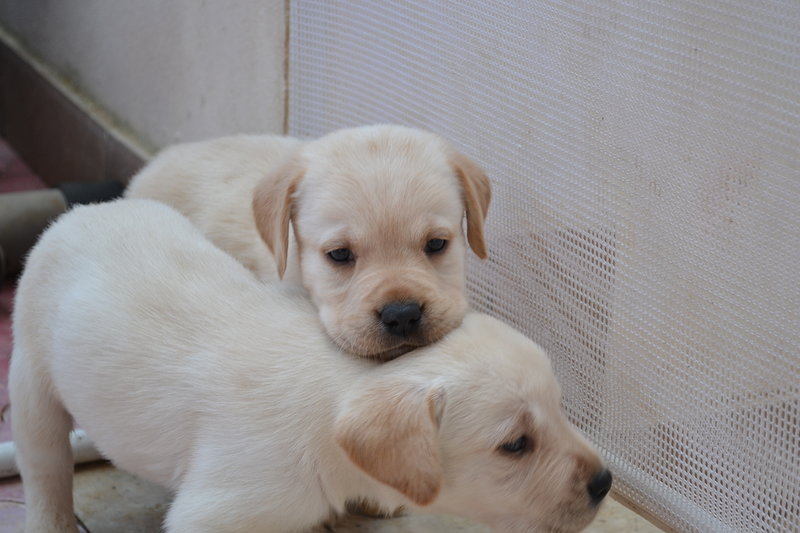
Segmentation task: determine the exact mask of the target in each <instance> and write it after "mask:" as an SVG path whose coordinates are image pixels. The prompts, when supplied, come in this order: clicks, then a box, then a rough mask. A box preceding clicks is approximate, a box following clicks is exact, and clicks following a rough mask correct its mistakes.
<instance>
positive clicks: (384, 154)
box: [126, 126, 491, 359]
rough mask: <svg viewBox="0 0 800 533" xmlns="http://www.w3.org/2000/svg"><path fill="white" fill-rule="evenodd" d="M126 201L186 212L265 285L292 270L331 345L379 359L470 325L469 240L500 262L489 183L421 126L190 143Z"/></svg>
mask: <svg viewBox="0 0 800 533" xmlns="http://www.w3.org/2000/svg"><path fill="white" fill-rule="evenodd" d="M126 196H127V197H129V198H136V197H138V198H152V199H156V200H160V201H163V202H166V203H168V204H170V205H172V206H174V207H175V208H177V209H178V210H179V211H180V212H182V213H183V214H184V215H186V216H187V217H189V219H191V220H192V222H194V223H195V224H196V225H197V226H198V227H199V228H200V229H201V230H202V231H203V233H205V235H207V236H208V237H209V238H210V239H211V240H212V242H214V243H215V244H217V245H218V246H219V247H221V248H222V249H223V250H226V251H227V252H229V253H230V254H232V255H233V256H234V257H235V258H237V259H238V260H239V261H240V262H241V263H243V264H244V265H245V266H247V267H248V268H250V269H251V270H253V271H254V272H256V273H257V274H258V275H259V276H260V277H261V279H263V280H274V279H276V273H277V275H278V276H281V277H282V276H284V273H285V272H286V271H287V268H288V270H289V273H288V276H287V277H288V279H290V280H293V281H295V282H296V283H298V284H302V285H304V286H305V287H306V288H307V289H308V291H309V293H310V295H311V299H312V301H313V302H314V304H315V305H316V306H317V309H318V310H319V316H320V318H321V320H322V323H323V325H324V327H325V329H326V331H327V332H328V334H329V335H330V336H331V338H332V339H333V340H334V341H335V342H336V343H337V344H338V345H339V346H341V347H342V348H343V349H344V350H345V351H347V352H349V353H352V354H355V355H360V356H365V357H373V358H378V359H391V358H392V357H394V356H397V355H399V354H401V353H404V352H406V351H408V350H410V349H413V348H414V347H417V346H424V345H426V344H429V343H431V342H433V341H435V340H437V339H439V338H441V337H442V336H443V335H444V334H446V333H447V332H449V331H450V330H452V329H453V328H455V327H456V326H458V324H459V323H460V322H461V319H462V318H463V317H464V314H465V313H466V310H467V301H466V298H465V295H464V290H465V288H464V262H465V250H466V242H469V245H470V247H471V248H472V250H473V251H474V252H475V253H476V254H477V255H478V256H479V257H481V258H484V257H486V244H485V242H484V234H483V223H484V218H485V216H486V213H487V210H488V207H489V201H490V196H491V192H490V186H489V181H488V179H487V177H486V175H485V174H484V172H483V171H482V170H481V169H480V168H479V167H478V166H477V165H476V164H475V163H473V162H472V161H471V160H469V159H468V158H467V157H466V156H464V155H463V154H461V153H459V152H458V151H456V150H455V149H454V148H453V147H452V146H450V145H449V144H448V143H447V142H445V141H444V140H443V139H441V138H440V137H438V136H436V135H433V134H431V133H427V132H423V131H420V130H416V129H411V128H404V127H399V126H368V127H361V128H353V129H346V130H340V131H336V132H334V133H331V134H329V135H327V136H325V137H322V138H320V139H317V140H314V141H310V142H302V141H299V140H297V139H292V138H286V137H276V136H238V137H228V138H222V139H216V140H211V141H205V142H198V143H190V144H184V145H178V146H174V147H171V148H168V149H167V150H165V151H164V152H163V153H161V154H160V155H158V156H157V157H156V158H155V159H154V160H153V161H152V162H151V163H150V164H148V165H147V166H146V167H145V168H144V169H143V170H142V171H141V172H139V174H137V175H136V176H134V178H133V179H132V181H131V184H130V186H129V188H128V190H127V192H126ZM465 215H466V221H467V223H466V228H467V231H466V241H465V238H464V234H463V230H462V223H463V220H464V217H465ZM290 226H291V228H293V230H294V231H293V234H294V238H291V236H290V235H291V232H290ZM287 265H288V266H287Z"/></svg>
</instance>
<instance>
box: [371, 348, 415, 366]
mask: <svg viewBox="0 0 800 533" xmlns="http://www.w3.org/2000/svg"><path fill="white" fill-rule="evenodd" d="M415 348H419V346H411V345H409V344H403V345H402V346H398V347H397V348H390V349H388V350H386V351H385V352H378V353H374V354H372V355H369V356H368V357H369V358H370V359H375V360H377V361H381V362H386V361H391V360H392V359H394V358H396V357H400V356H401V355H403V354H406V353H408V352H410V351H411V350H414V349H415Z"/></svg>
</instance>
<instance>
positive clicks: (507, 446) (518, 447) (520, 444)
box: [500, 435, 530, 455]
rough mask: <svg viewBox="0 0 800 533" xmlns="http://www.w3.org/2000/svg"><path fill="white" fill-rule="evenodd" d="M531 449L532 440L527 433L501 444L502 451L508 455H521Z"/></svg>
mask: <svg viewBox="0 0 800 533" xmlns="http://www.w3.org/2000/svg"><path fill="white" fill-rule="evenodd" d="M529 449H530V441H529V440H528V437H526V436H525V435H523V436H521V437H520V438H518V439H514V440H512V441H510V442H506V443H504V444H501V445H500V451H502V452H503V453H506V454H508V455H520V454H523V453H525V452H527V451H528V450H529Z"/></svg>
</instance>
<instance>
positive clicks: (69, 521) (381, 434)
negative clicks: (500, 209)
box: [10, 200, 611, 533]
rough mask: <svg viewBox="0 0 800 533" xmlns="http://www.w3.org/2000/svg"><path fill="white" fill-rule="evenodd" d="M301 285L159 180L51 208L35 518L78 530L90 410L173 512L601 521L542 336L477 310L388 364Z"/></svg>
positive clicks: (606, 479)
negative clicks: (279, 279)
mask: <svg viewBox="0 0 800 533" xmlns="http://www.w3.org/2000/svg"><path fill="white" fill-rule="evenodd" d="M296 290H297V289H291V288H285V287H283V288H282V287H279V286H270V285H264V284H263V283H260V282H258V281H257V280H256V278H255V277H254V275H253V274H252V272H250V271H248V270H247V269H245V268H244V267H243V266H242V265H241V264H239V263H238V262H237V261H236V260H234V259H233V258H232V257H230V256H229V255H227V254H226V253H224V252H222V251H221V250H219V249H218V248H216V247H215V246H214V245H212V244H211V243H210V242H209V241H208V240H206V239H205V238H204V237H203V236H202V235H201V234H200V232H199V230H197V229H195V227H194V226H193V225H192V224H191V223H190V222H189V221H188V220H187V219H185V218H184V217H183V216H181V215H179V214H178V213H177V212H176V211H174V210H173V209H172V208H170V207H167V206H166V205H163V204H160V203H158V202H153V201H148V200H121V201H117V202H114V203H110V204H102V205H96V206H87V207H79V208H76V209H74V210H73V211H71V212H70V213H68V214H66V215H64V216H63V217H62V218H61V219H60V220H59V221H58V222H57V223H56V224H54V225H53V226H52V227H51V228H50V229H48V230H47V231H46V232H45V234H44V235H43V237H42V238H41V240H40V241H39V243H38V244H37V245H36V247H35V248H34V250H33V252H32V253H31V255H30V257H29V259H28V263H27V266H26V269H25V272H24V274H23V276H22V279H21V280H20V284H19V287H18V292H17V299H16V304H15V309H14V322H13V328H14V340H15V345H14V352H13V356H12V363H11V375H10V387H11V406H12V415H13V434H14V438H15V441H16V444H17V447H18V457H17V460H18V463H19V466H20V470H21V472H22V477H23V482H24V487H25V498H26V509H27V517H26V529H25V530H26V531H27V532H28V533H34V532H43V531H47V532H71V533H74V532H76V531H77V528H76V523H75V519H74V515H73V509H72V490H71V487H72V486H71V482H72V457H71V453H70V447H69V440H68V433H69V431H70V429H71V428H72V427H73V421H74V422H75V423H77V424H79V425H80V426H82V427H83V428H85V429H86V431H87V433H88V434H89V435H90V436H91V437H92V438H93V440H94V441H95V443H96V445H97V446H98V448H99V449H100V450H101V451H102V453H103V454H104V455H105V456H106V457H108V458H109V459H111V460H112V461H113V462H114V463H115V464H116V465H117V466H119V467H120V468H123V469H125V470H128V471H130V472H133V473H135V474H138V475H140V476H142V477H144V478H147V479H150V480H152V481H155V482H158V483H161V484H163V485H165V486H167V487H169V488H171V489H173V490H174V491H175V499H174V502H173V504H172V506H171V508H170V510H169V512H168V515H167V518H166V531H167V532H168V533H179V532H181V533H202V532H220V531H225V532H247V533H252V532H294V531H303V530H304V529H307V528H309V527H311V526H314V525H315V524H318V523H320V522H321V521H323V520H325V519H327V518H329V517H330V515H331V514H332V513H340V512H342V511H343V510H344V507H345V504H346V502H348V501H357V500H359V499H362V498H369V499H370V500H373V501H375V502H377V503H378V504H380V505H381V506H383V507H385V509H387V510H391V509H395V508H397V507H399V506H404V507H405V508H406V509H407V510H408V511H410V512H436V513H448V514H456V515H462V516H466V517H469V518H472V519H475V520H478V521H482V522H484V523H486V524H489V525H490V526H492V527H493V528H494V529H495V530H497V531H508V532H538V531H559V532H570V531H577V530H579V529H581V528H582V527H584V526H585V525H586V524H588V523H589V521H590V520H591V519H592V517H593V516H594V515H595V513H596V511H597V509H598V506H599V504H600V502H601V500H602V499H603V497H604V496H605V495H606V493H607V492H608V490H609V488H610V485H611V475H610V474H609V472H608V471H607V470H606V469H605V467H604V466H603V463H602V461H601V459H600V458H599V457H598V455H597V453H596V452H595V451H594V450H593V449H592V447H591V446H590V445H589V444H588V443H587V442H586V441H585V440H584V439H583V438H582V437H581V436H580V435H579V434H578V433H577V431H576V430H575V429H574V428H573V427H572V426H571V425H570V424H569V423H568V421H567V419H566V418H565V416H564V414H563V413H562V411H561V408H560V405H559V403H560V398H559V388H558V385H557V383H556V381H555V379H554V377H553V373H552V371H551V368H550V364H549V362H548V359H547V357H546V356H545V354H544V353H543V352H542V350H541V349H540V348H538V347H537V346H536V345H535V344H534V343H533V342H531V341H530V340H528V339H527V338H525V337H524V336H522V335H521V334H519V333H517V332H516V331H514V330H512V329H511V328H509V327H508V326H505V325H504V324H502V323H500V322H498V321H497V320H494V319H492V318H490V317H488V316H485V315H481V314H476V313H470V314H468V315H467V317H466V318H465V320H464V323H463V325H462V326H461V327H459V328H457V329H456V330H454V331H453V332H452V333H450V334H449V335H447V336H446V337H445V338H444V339H442V340H441V341H439V342H438V343H436V344H433V345H430V346H428V347H425V348H420V349H418V350H416V351H414V352H411V353H409V354H406V355H404V356H402V357H400V358H398V359H396V360H393V361H391V362H388V363H384V364H380V363H376V362H374V361H370V360H365V359H363V358H358V357H354V356H349V355H345V354H343V353H341V352H340V351H339V349H338V348H337V347H336V346H335V345H334V344H333V343H332V341H331V340H329V338H328V337H327V336H326V335H325V333H324V332H323V330H322V328H321V326H320V323H319V319H318V318H317V314H316V312H315V309H314V308H313V306H312V305H311V304H310V302H308V301H307V300H306V299H305V298H304V297H302V296H301V295H299V294H297V293H295V292H293V291H296Z"/></svg>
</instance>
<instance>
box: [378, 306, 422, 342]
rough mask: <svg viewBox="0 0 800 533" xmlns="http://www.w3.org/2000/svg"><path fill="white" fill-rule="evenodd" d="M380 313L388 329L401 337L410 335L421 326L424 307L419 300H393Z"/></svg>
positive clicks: (384, 325)
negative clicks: (420, 320) (420, 321)
mask: <svg viewBox="0 0 800 533" xmlns="http://www.w3.org/2000/svg"><path fill="white" fill-rule="evenodd" d="M380 315H381V322H382V323H383V327H384V328H386V331H388V332H389V333H391V334H392V335H397V336H399V337H408V336H409V335H411V334H412V333H414V331H416V329H417V326H419V319H420V318H421V317H422V309H421V308H420V306H419V304H418V303H417V302H392V303H390V304H386V305H385V306H384V307H383V309H381V310H380Z"/></svg>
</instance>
